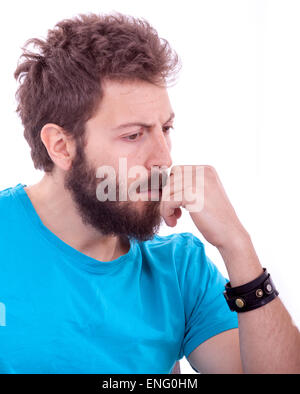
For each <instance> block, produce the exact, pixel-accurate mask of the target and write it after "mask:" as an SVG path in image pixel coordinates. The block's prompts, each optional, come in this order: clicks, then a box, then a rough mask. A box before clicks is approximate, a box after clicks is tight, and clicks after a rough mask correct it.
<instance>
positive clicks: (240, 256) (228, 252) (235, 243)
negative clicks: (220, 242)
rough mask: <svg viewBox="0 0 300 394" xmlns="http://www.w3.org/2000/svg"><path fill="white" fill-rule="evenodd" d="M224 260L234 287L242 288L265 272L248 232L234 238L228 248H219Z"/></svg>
mask: <svg viewBox="0 0 300 394" xmlns="http://www.w3.org/2000/svg"><path fill="white" fill-rule="evenodd" d="M218 250H219V253H220V254H221V256H222V259H223V260H224V263H225V266H226V269H227V272H228V275H229V280H230V282H231V284H232V286H240V285H243V284H245V283H247V282H250V281H251V280H254V279H255V278H257V277H259V276H260V275H261V274H262V272H263V267H262V265H261V264H260V261H259V259H258V256H257V254H256V252H255V249H254V246H253V244H252V241H251V237H250V235H249V234H248V233H247V232H244V233H242V234H240V235H239V236H237V237H234V238H233V239H232V240H231V242H230V243H228V244H227V245H226V246H222V247H219V248H218Z"/></svg>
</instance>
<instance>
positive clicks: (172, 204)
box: [161, 166, 300, 373]
mask: <svg viewBox="0 0 300 394" xmlns="http://www.w3.org/2000/svg"><path fill="white" fill-rule="evenodd" d="M175 167H176V171H178V170H179V169H180V168H182V171H181V174H182V173H184V171H183V167H184V166H175ZM175 167H173V168H172V170H171V175H170V177H169V179H168V182H167V185H166V189H164V190H163V196H162V205H161V212H162V216H163V217H164V219H165V222H166V224H167V225H169V226H171V227H174V226H176V224H177V220H178V219H179V218H180V216H181V208H180V207H181V206H182V207H184V208H187V207H188V206H191V205H190V204H191V200H190V196H192V195H194V196H195V200H194V202H195V204H196V206H197V204H198V207H199V208H198V210H197V209H195V205H193V211H190V216H191V218H192V220H193V222H194V224H195V225H196V227H197V228H198V230H199V231H200V232H201V234H202V235H203V236H204V237H205V239H206V240H207V241H208V242H209V243H211V244H212V245H214V246H215V247H217V248H218V250H219V252H220V254H221V256H222V258H223V260H224V263H225V265H226V268H227V271H228V275H229V280H230V282H231V285H232V286H233V287H236V286H239V285H243V284H245V283H247V282H250V281H252V280H254V279H255V278H257V277H258V276H260V275H261V273H262V266H261V264H260V262H259V260H258V257H257V255H256V253H255V250H254V247H253V245H252V242H251V238H250V236H249V234H248V233H247V231H246V230H245V228H244V227H243V226H242V224H241V222H240V221H239V219H238V217H237V215H236V212H235V211H234V209H233V207H232V205H231V203H230V201H229V199H228V197H227V195H226V193H225V190H224V188H223V186H222V184H221V181H220V179H219V177H218V175H217V173H216V171H215V169H214V168H213V167H211V166H189V167H192V169H193V172H192V173H193V174H195V173H196V169H197V168H199V167H200V169H201V171H200V172H199V173H200V175H201V176H202V177H203V179H202V180H200V181H199V182H198V181H197V180H196V182H195V179H194V178H195V177H190V178H189V179H186V178H185V177H184V182H181V179H180V177H176V171H175ZM177 173H180V171H179V172H177ZM172 175H173V176H172ZM182 184H183V185H184V189H183V187H182ZM197 185H199V186H197ZM182 189H183V190H182ZM181 191H182V192H183V193H181V194H180V195H182V198H181V200H180V199H179V198H178V195H179V192H181ZM165 194H166V196H167V197H168V198H167V199H166V200H165V199H164V195H165ZM185 196H189V199H187V198H186V197H185ZM170 197H171V198H170ZM172 197H176V198H172ZM187 209H188V208H187ZM279 290H280V289H279ZM238 319H239V330H238V331H239V347H240V354H241V361H242V365H243V371H244V372H245V373H300V333H299V330H298V329H297V327H296V326H295V325H294V324H293V322H292V319H291V317H290V315H289V313H288V312H287V310H286V309H285V307H284V305H283V304H282V302H281V301H280V299H279V298H278V297H277V298H276V299H274V300H273V301H271V302H270V303H268V304H267V305H264V306H262V307H260V308H258V309H255V310H253V311H249V312H243V313H239V316H238ZM235 335H236V334H235ZM216 341H217V342H216ZM228 341H229V344H228ZM215 343H218V346H216V345H215ZM236 344H237V342H236V339H235V338H234V336H232V335H230V334H224V333H222V334H219V335H218V336H216V337H214V338H211V339H210V340H208V341H207V343H206V344H201V345H200V346H199V347H198V348H196V349H195V350H194V351H193V352H192V353H191V355H190V357H189V358H190V360H191V363H193V364H192V365H193V366H194V367H195V368H196V369H199V370H200V371H201V370H202V371H204V370H206V371H211V372H219V371H220V368H221V369H222V368H227V366H225V367H223V366H222V365H224V364H225V362H221V361H220V353H221V352H219V350H218V349H219V348H220V346H221V347H222V349H223V351H222V353H223V354H224V357H226V363H232V368H233V369H234V370H236V369H237V370H238V369H239V367H237V365H238V361H237V359H238V352H237V348H236V346H237V345H236ZM231 345H232V346H231ZM227 352H228V353H229V354H226V355H225V353H227ZM222 370H223V369H222Z"/></svg>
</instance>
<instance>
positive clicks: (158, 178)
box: [136, 172, 168, 193]
mask: <svg viewBox="0 0 300 394" xmlns="http://www.w3.org/2000/svg"><path fill="white" fill-rule="evenodd" d="M167 179H168V173H167V172H157V173H153V174H152V175H151V177H150V178H148V179H146V180H145V181H143V182H139V183H141V184H140V185H139V186H138V187H137V188H136V191H137V193H141V192H146V191H150V190H159V191H162V189H163V187H165V185H166V183H167ZM136 182H138V181H136Z"/></svg>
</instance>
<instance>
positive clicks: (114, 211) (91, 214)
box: [64, 146, 163, 242]
mask: <svg viewBox="0 0 300 394" xmlns="http://www.w3.org/2000/svg"><path fill="white" fill-rule="evenodd" d="M149 184H150V180H149ZM97 186H98V182H97V177H96V168H93V167H92V166H90V165H89V163H88V161H87V158H86V156H85V153H84V148H82V147H81V146H77V154H76V156H75V159H74V160H73V163H72V167H71V169H70V170H69V171H68V173H67V174H66V176H65V179H64V187H65V188H66V190H68V191H69V192H70V194H71V197H72V200H73V201H74V203H75V206H76V208H77V211H78V213H79V215H80V217H81V219H82V221H83V223H84V224H88V225H90V226H92V227H93V228H94V229H96V230H97V231H99V232H100V233H102V234H103V235H108V236H117V237H119V238H120V240H121V241H123V242H127V241H128V240H129V239H135V240H138V241H147V240H150V239H153V237H154V235H155V234H157V233H158V231H159V228H160V226H161V223H162V221H163V218H162V216H161V214H160V201H137V202H135V201H108V200H106V201H99V200H98V199H97V196H96V189H97ZM116 196H119V184H118V183H117V185H116ZM117 198H118V197H117ZM141 204H142V206H141ZM138 205H139V206H138Z"/></svg>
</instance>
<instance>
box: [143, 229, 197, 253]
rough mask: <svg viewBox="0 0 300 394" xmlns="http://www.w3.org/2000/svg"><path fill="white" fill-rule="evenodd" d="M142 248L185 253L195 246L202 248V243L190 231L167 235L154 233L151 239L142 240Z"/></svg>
mask: <svg viewBox="0 0 300 394" xmlns="http://www.w3.org/2000/svg"><path fill="white" fill-rule="evenodd" d="M141 246H142V247H143V248H144V249H148V250H152V251H155V250H157V251H158V252H161V253H165V252H167V253H170V252H172V253H176V254H179V255H180V254H186V253H187V252H189V251H190V250H191V249H194V248H195V247H198V248H201V249H202V248H204V245H203V243H202V242H201V241H200V239H199V238H197V237H196V236H195V235H194V234H192V233H190V232H184V233H174V234H169V235H157V234H156V235H155V236H154V237H153V239H151V240H148V241H145V242H142V243H141Z"/></svg>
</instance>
